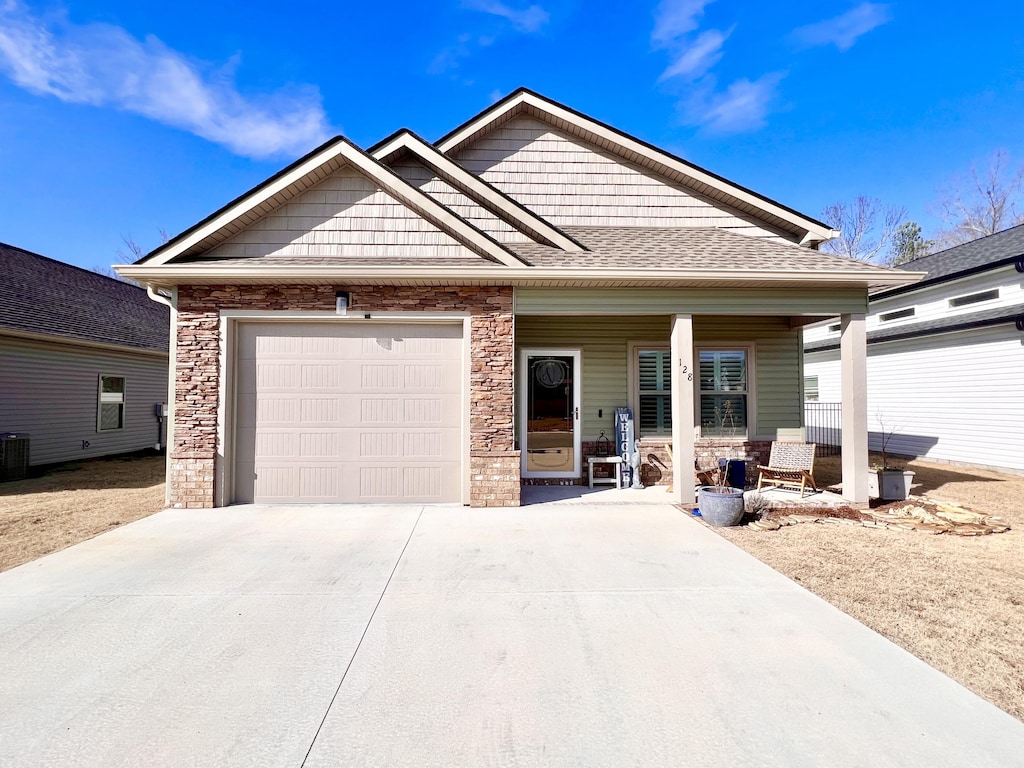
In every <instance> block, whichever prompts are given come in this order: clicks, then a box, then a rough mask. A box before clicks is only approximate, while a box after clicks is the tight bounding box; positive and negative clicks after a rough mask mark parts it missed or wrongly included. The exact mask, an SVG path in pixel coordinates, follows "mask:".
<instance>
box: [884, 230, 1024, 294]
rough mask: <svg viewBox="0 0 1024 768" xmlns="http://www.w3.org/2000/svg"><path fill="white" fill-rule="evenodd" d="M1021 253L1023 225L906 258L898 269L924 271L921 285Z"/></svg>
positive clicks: (1022, 251) (1023, 235) (1023, 234)
mask: <svg viewBox="0 0 1024 768" xmlns="http://www.w3.org/2000/svg"><path fill="white" fill-rule="evenodd" d="M1022 255H1024V224H1021V225H1020V226H1016V227H1010V228H1009V229H1004V230H1003V231H1002V232H996V233H995V234H994V235H988V236H987V237H982V238H980V239H978V240H972V241H971V242H969V243H964V244H963V245H957V246H955V247H953V248H948V249H946V250H945V251H939V252H938V253H933V254H931V255H930V256H922V257H921V258H919V259H914V260H913V261H908V262H906V263H904V264H900V265H899V267H898V269H907V270H911V271H914V272H927V273H928V277H926V278H925V279H924V281H923V282H921V283H918V286H921V285H925V284H927V283H930V282H931V281H933V280H938V279H940V278H944V277H950V276H952V275H956V274H959V273H961V272H966V271H968V270H972V269H976V268H978V267H984V266H987V265H989V264H993V263H995V262H1000V261H1007V260H1009V259H1015V258H1017V257H1018V256H1022Z"/></svg>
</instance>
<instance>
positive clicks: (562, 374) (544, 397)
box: [519, 349, 580, 477]
mask: <svg viewBox="0 0 1024 768" xmlns="http://www.w3.org/2000/svg"><path fill="white" fill-rule="evenodd" d="M579 370H580V351H579V350H578V349H553V350H552V349H527V350H523V351H522V353H521V357H520V373H519V376H520V379H519V391H520V392H521V393H522V399H521V403H520V432H519V434H520V435H522V436H523V440H522V442H523V446H522V451H523V453H522V456H523V460H522V461H523V467H522V469H523V476H524V477H579V476H580V408H579V404H580V381H579V378H580V377H579Z"/></svg>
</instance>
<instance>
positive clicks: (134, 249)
mask: <svg viewBox="0 0 1024 768" xmlns="http://www.w3.org/2000/svg"><path fill="white" fill-rule="evenodd" d="M158 231H159V232H160V244H161V245H163V244H164V243H166V242H167V241H168V240H170V239H171V238H170V236H168V234H167V231H166V230H164V229H160V230H158ZM121 243H122V245H121V246H119V247H118V249H117V250H116V251H115V252H114V253H115V259H114V263H115V264H134V263H135V262H136V261H138V260H139V259H141V258H142V257H143V256H145V255H146V249H145V248H143V247H142V246H141V245H139V243H138V242H136V241H135V239H134V238H133V237H132V236H131V235H121ZM92 271H93V272H97V273H99V274H101V275H104V276H106V277H112V278H114V279H115V280H120V281H122V282H125V283H133V282H135V281H134V280H128V279H126V278H123V277H121V276H120V275H119V274H117V272H115V271H114V269H113V268H112V267H109V266H95V267H93V268H92Z"/></svg>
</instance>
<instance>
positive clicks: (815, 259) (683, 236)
mask: <svg viewBox="0 0 1024 768" xmlns="http://www.w3.org/2000/svg"><path fill="white" fill-rule="evenodd" d="M562 229H564V230H565V232H566V233H567V234H568V235H570V236H571V237H573V238H575V239H576V240H577V241H579V242H580V243H582V244H583V245H584V246H585V247H586V248H588V249H589V251H586V252H583V253H568V252H566V251H562V250H559V249H558V248H550V247H548V246H544V245H538V244H536V243H513V244H511V245H510V246H509V247H510V248H512V250H514V251H515V252H516V253H518V254H519V255H520V256H522V257H524V258H526V259H528V260H529V261H530V262H531V263H532V264H533V265H535V266H538V267H623V268H630V267H639V268H642V267H661V268H668V269H688V268H694V269H752V270H758V269H766V270H775V271H785V270H788V269H799V270H854V271H856V270H877V269H878V266H877V265H875V264H868V263H867V262H862V261H855V260H853V259H848V258H846V257H844V256H837V255H835V254H831V253H822V252H821V251H814V250H811V249H809V248H802V247H800V246H798V245H795V244H788V243H783V242H779V241H775V240H767V239H763V238H757V237H751V236H749V235H741V234H738V233H736V232H729V231H728V230H725V229H713V228H683V227H570V226H565V227H562Z"/></svg>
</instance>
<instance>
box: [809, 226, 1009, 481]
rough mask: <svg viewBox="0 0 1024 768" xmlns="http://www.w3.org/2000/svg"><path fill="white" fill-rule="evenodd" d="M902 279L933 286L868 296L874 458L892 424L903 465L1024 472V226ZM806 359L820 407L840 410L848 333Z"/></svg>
mask: <svg viewBox="0 0 1024 768" xmlns="http://www.w3.org/2000/svg"><path fill="white" fill-rule="evenodd" d="M900 268H901V269H906V270H913V271H917V272H926V273H927V276H926V277H925V279H924V280H922V281H921V282H919V283H916V284H913V285H907V286H902V287H894V288H886V289H882V290H879V291H876V292H874V293H872V294H871V296H870V303H869V310H868V316H867V319H866V328H867V342H868V359H867V377H868V428H869V430H870V432H871V437H870V445H871V448H872V449H874V450H877V449H878V448H879V447H880V446H881V439H882V435H881V432H882V429H881V424H884V425H885V426H886V431H887V432H888V431H889V430H894V434H893V435H892V437H891V438H890V440H889V444H888V446H887V450H888V451H889V452H891V453H893V454H898V455H903V456H917V457H924V458H928V459H933V460H938V461H947V462H953V463H958V464H967V465H980V466H986V467H993V468H999V469H1010V470H1015V471H1024V439H1022V436H1024V387H1022V385H1021V382H1024V225H1021V226H1017V227H1012V228H1011V229H1007V230H1004V231H1002V232H997V233H996V234H994V235H989V236H988V237H983V238H981V239H980V240H975V241H973V242H970V243H965V244H964V245H958V246H956V247H955V248H950V249H948V250H945V251H940V252H939V253H934V254H932V255H930V256H923V257H921V258H919V259H915V260H913V261H910V262H907V263H906V264H903V265H902V266H901V267H900ZM804 350H805V358H804V361H805V362H804V375H805V377H807V391H808V393H809V395H810V397H811V398H812V399H814V400H818V401H819V402H828V401H835V402H838V401H839V400H840V398H841V385H840V365H841V364H840V352H839V326H838V323H836V322H835V321H834V320H832V321H826V322H824V323H819V324H816V325H813V326H808V327H807V328H806V329H805V332H804ZM876 417H877V418H876ZM879 421H880V422H881V424H880V423H879Z"/></svg>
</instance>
